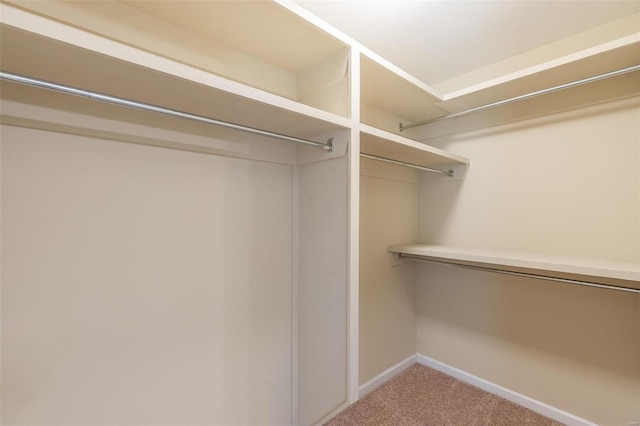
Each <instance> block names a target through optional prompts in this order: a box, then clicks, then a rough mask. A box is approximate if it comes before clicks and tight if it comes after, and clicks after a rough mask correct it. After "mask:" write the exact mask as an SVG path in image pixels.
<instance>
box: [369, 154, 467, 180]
mask: <svg viewBox="0 0 640 426" xmlns="http://www.w3.org/2000/svg"><path fill="white" fill-rule="evenodd" d="M360 157H363V158H368V159H370V160H375V161H382V162H383V163H390V164H397V165H399V166H405V167H411V168H412V169H418V170H423V171H425V172H433V173H441V174H443V175H447V176H449V177H453V175H454V172H453V170H438V169H432V168H430V167H424V166H419V165H417V164H411V163H405V162H404V161H396V160H392V159H390V158H385V157H378V156H377V155H371V154H364V153H360Z"/></svg>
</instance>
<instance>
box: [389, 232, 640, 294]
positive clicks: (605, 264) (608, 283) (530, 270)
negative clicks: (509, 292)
mask: <svg viewBox="0 0 640 426" xmlns="http://www.w3.org/2000/svg"><path fill="white" fill-rule="evenodd" d="M389 252H391V253H394V255H396V256H397V257H398V258H399V259H410V260H417V261H424V262H429V263H441V264H447V265H454V266H459V267H463V268H471V269H479V270H484V271H488V272H497V273H504V274H509V275H518V276H527V277H533V278H540V279H546V280H550V281H557V282H563V283H569V284H579V285H586V286H592V287H600V288H606V289H611V290H622V291H627V292H632V293H640V264H638V263H633V262H617V261H607V260H599V259H587V258H569V257H559V256H545V255H538V254H527V253H516V252H500V251H493V250H479V249H466V248H455V247H448V246H437V245H426V244H405V245H395V246H390V247H389Z"/></svg>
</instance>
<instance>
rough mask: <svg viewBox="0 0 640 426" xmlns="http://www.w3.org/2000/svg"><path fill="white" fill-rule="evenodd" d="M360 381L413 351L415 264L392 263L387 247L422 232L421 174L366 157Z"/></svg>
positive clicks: (362, 197) (362, 205) (362, 183)
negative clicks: (419, 176) (419, 203)
mask: <svg viewBox="0 0 640 426" xmlns="http://www.w3.org/2000/svg"><path fill="white" fill-rule="evenodd" d="M360 174H361V180H360V319H359V321H360V324H359V328H360V333H359V334H360V359H359V370H360V371H359V384H360V385H363V384H365V383H367V382H368V381H369V380H371V379H372V378H374V377H375V376H377V375H378V374H380V373H382V372H383V371H385V370H386V369H388V368H389V367H392V366H394V365H396V364H398V363H399V362H400V361H402V360H404V359H406V358H407V357H409V356H411V355H413V354H415V352H416V327H415V324H416V322H415V267H414V265H411V264H407V265H403V266H397V267H394V266H391V263H390V262H389V255H388V252H387V247H388V246H389V245H392V244H400V243H403V242H405V243H406V242H415V241H416V238H417V235H418V201H417V200H418V197H417V195H418V194H417V193H418V174H417V172H416V171H415V170H410V169H406V168H402V167H398V166H391V165H388V164H384V163H380V162H376V161H372V160H366V159H362V161H361V173H360Z"/></svg>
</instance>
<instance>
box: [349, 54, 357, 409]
mask: <svg viewBox="0 0 640 426" xmlns="http://www.w3.org/2000/svg"><path fill="white" fill-rule="evenodd" d="M349 65H350V66H349V91H350V93H349V99H350V105H349V110H350V118H351V121H352V123H353V125H352V126H351V138H350V144H349V151H348V155H349V189H348V190H349V289H348V291H349V295H348V296H349V297H348V301H349V307H348V309H349V312H348V318H349V324H348V327H349V329H348V333H347V335H348V336H349V337H348V338H349V342H348V357H349V359H348V366H349V369H348V378H347V388H348V402H349V404H352V403H354V402H356V401H357V400H358V361H359V352H358V346H359V327H358V324H359V316H358V312H359V301H360V300H359V299H360V291H359V288H360V286H359V282H360V278H359V274H360V271H359V268H360V126H359V123H360V50H359V49H357V48H355V47H352V48H351V58H350V61H349Z"/></svg>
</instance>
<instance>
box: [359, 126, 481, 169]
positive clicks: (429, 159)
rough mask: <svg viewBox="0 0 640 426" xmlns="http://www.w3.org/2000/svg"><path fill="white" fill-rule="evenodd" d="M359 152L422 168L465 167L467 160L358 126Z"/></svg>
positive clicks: (393, 135)
mask: <svg viewBox="0 0 640 426" xmlns="http://www.w3.org/2000/svg"><path fill="white" fill-rule="evenodd" d="M360 152H361V153H364V154H370V155H375V156H378V157H385V158H388V159H390V160H395V161H400V162H404V163H410V164H415V165H418V166H422V167H441V168H442V167H444V166H454V165H459V166H466V165H468V164H469V159H467V158H465V157H462V156H460V155H456V154H452V153H449V152H447V151H443V150H441V149H438V148H434V147H432V146H429V145H425V144H423V143H420V142H416V141H414V140H411V139H407V138H405V137H402V136H398V135H396V134H393V133H390V132H386V131H384V130H380V129H377V128H375V127H372V126H369V125H366V124H361V125H360Z"/></svg>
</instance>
